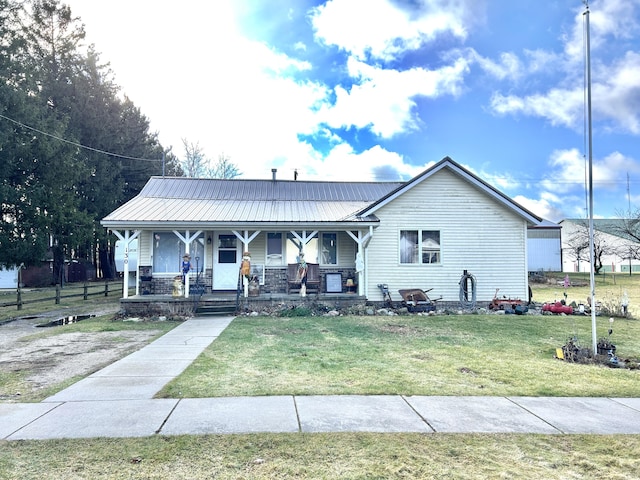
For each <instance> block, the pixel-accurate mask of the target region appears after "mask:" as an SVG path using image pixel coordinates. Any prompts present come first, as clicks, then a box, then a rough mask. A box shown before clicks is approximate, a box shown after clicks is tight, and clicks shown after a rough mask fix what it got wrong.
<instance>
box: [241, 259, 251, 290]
mask: <svg viewBox="0 0 640 480" xmlns="http://www.w3.org/2000/svg"><path fill="white" fill-rule="evenodd" d="M240 275H242V286H243V287H244V296H245V298H246V297H248V296H249V277H250V276H251V254H250V253H249V252H244V253H243V254H242V263H241V264H240Z"/></svg>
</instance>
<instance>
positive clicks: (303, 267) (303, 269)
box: [296, 252, 307, 297]
mask: <svg viewBox="0 0 640 480" xmlns="http://www.w3.org/2000/svg"><path fill="white" fill-rule="evenodd" d="M296 279H297V280H299V281H300V296H301V297H306V296H307V262H306V261H305V259H304V252H300V255H299V256H298V271H297V272H296Z"/></svg>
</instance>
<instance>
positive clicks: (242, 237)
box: [232, 230, 260, 298]
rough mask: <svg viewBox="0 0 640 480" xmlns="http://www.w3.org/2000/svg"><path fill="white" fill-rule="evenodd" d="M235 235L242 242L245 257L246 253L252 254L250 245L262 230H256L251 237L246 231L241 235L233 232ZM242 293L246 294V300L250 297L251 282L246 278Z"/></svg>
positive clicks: (243, 282)
mask: <svg viewBox="0 0 640 480" xmlns="http://www.w3.org/2000/svg"><path fill="white" fill-rule="evenodd" d="M232 232H233V234H234V235H235V236H236V237H237V238H238V240H240V241H241V242H242V255H243V256H244V252H250V250H249V244H250V243H251V242H252V240H253V239H254V238H256V237H257V236H258V234H259V233H260V230H256V231H255V232H253V233H252V234H251V235H249V230H245V231H244V232H243V233H240V232H238V231H236V230H232ZM242 291H243V294H244V298H247V297H248V296H249V280H248V279H247V278H246V277H244V278H243V279H242Z"/></svg>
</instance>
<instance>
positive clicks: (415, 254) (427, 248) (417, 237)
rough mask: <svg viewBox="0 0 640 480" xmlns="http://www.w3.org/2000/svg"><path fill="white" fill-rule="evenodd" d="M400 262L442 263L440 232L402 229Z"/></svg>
mask: <svg viewBox="0 0 640 480" xmlns="http://www.w3.org/2000/svg"><path fill="white" fill-rule="evenodd" d="M400 263H423V264H434V263H440V232H439V231H438V230H401V231H400Z"/></svg>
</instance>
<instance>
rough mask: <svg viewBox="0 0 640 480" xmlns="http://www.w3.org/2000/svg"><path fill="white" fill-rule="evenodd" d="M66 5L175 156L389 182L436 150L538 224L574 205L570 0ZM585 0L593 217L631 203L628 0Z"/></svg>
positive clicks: (581, 172)
mask: <svg viewBox="0 0 640 480" xmlns="http://www.w3.org/2000/svg"><path fill="white" fill-rule="evenodd" d="M66 3H68V4H69V5H70V6H71V8H72V12H73V13H74V14H75V15H77V16H79V17H80V18H81V20H82V21H83V22H84V23H85V26H86V30H87V34H88V41H89V42H91V43H93V44H95V46H96V49H97V51H98V52H101V54H102V60H103V61H108V62H110V64H111V68H112V70H113V72H114V74H115V80H116V82H117V83H118V84H119V85H120V86H121V87H122V93H123V94H126V95H127V96H129V98H131V99H132V100H133V101H134V103H135V104H136V105H137V106H139V107H140V108H141V110H142V112H143V114H145V115H146V116H147V117H148V118H149V120H150V122H151V127H152V130H153V131H157V132H158V134H159V137H160V140H161V142H162V143H163V145H165V146H167V147H169V146H172V149H173V152H174V153H175V154H176V155H178V156H179V157H180V156H182V155H183V153H184V151H183V147H182V139H187V140H188V141H189V142H191V143H199V145H200V146H201V148H202V149H203V151H204V152H205V154H206V155H207V156H208V157H210V158H212V159H214V160H215V159H216V158H217V157H218V155H219V154H221V153H224V154H226V155H228V156H229V157H230V158H231V161H232V162H234V163H235V164H236V165H238V167H239V168H240V170H241V171H242V172H243V177H245V178H270V177H271V169H272V168H277V169H278V176H279V177H280V178H285V179H293V172H294V170H297V171H298V172H299V178H300V179H313V180H394V181H395V180H398V179H409V178H411V177H413V176H414V175H416V174H418V173H419V172H421V171H422V170H424V169H425V168H427V167H428V166H430V165H432V164H433V163H434V162H437V161H439V160H441V159H442V158H443V157H445V156H450V157H451V158H452V159H453V160H455V161H457V162H458V163H460V164H462V165H464V166H465V167H466V168H468V169H470V170H471V171H473V172H474V173H475V174H477V175H479V176H480V177H481V178H483V179H484V180H486V181H487V182H489V183H490V184H492V185H494V186H495V187H496V188H498V189H500V190H501V191H503V192H504V193H506V194H507V195H509V196H511V197H512V198H514V199H515V200H516V201H517V202H519V203H520V204H522V205H523V206H525V207H526V208H528V209H530V210H531V211H532V212H534V213H536V214H537V215H539V216H542V217H544V218H546V219H548V220H552V221H559V220H561V219H563V218H575V217H585V216H586V215H587V210H586V203H587V201H586V194H585V174H586V160H585V159H586V155H587V150H586V138H585V114H584V112H585V102H584V49H583V41H584V15H583V13H584V11H585V6H584V4H583V3H582V2H581V1H580V0H555V1H548V2H539V1H538V2H534V1H532V0H517V1H507V0H504V1H503V0H329V1H312V0H271V1H269V2H264V1H261V0H216V1H215V2H208V1H204V0H183V1H182V2H180V4H179V6H176V5H177V4H176V3H175V2H173V1H168V0H153V1H152V0H136V1H135V2H131V1H130V0H112V1H110V2H108V3H105V2H87V1H86V0H67V2H66ZM589 8H590V12H591V13H590V16H589V18H590V23H591V61H592V92H593V93H592V98H593V106H592V109H593V110H592V111H593V147H594V148H593V171H594V215H595V217H597V218H608V217H614V216H617V215H620V214H625V213H626V212H627V211H628V210H629V205H631V210H632V211H635V210H636V208H637V207H638V206H640V141H639V140H640V0H593V1H592V2H590V3H589ZM627 192H629V193H630V198H629V196H628V195H627Z"/></svg>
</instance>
